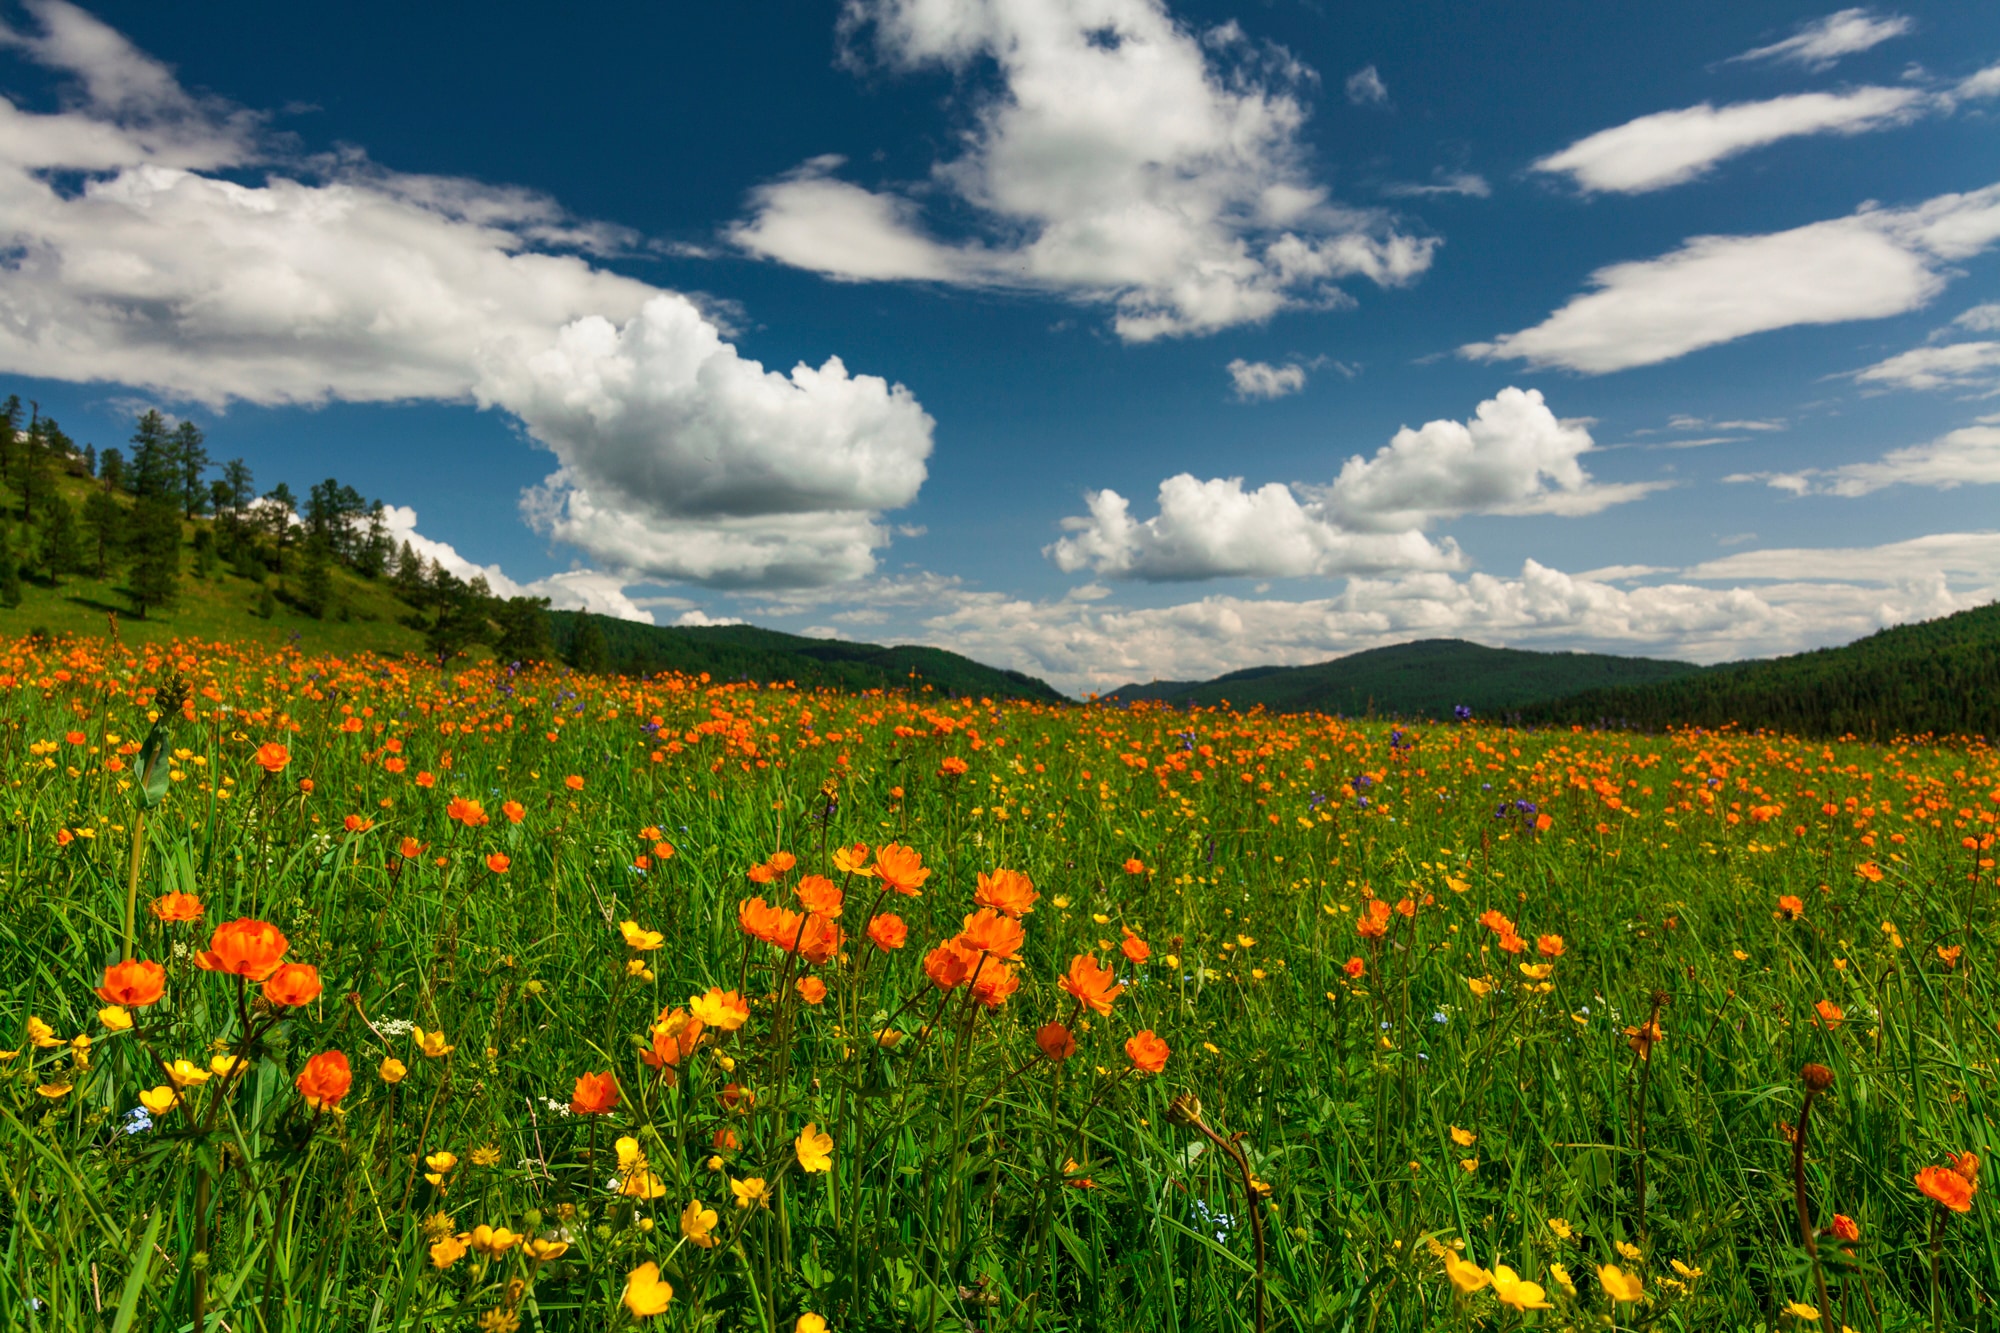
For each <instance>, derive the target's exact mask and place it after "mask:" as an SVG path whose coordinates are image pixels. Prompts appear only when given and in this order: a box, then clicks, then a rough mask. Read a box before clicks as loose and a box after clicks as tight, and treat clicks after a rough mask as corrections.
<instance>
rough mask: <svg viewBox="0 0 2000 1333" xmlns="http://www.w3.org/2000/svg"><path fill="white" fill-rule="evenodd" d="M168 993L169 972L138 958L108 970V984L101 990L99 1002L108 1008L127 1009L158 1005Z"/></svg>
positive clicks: (105, 972)
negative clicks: (122, 1007)
mask: <svg viewBox="0 0 2000 1333" xmlns="http://www.w3.org/2000/svg"><path fill="white" fill-rule="evenodd" d="M166 993H167V969H165V968H164V967H161V966H160V965H159V964H158V963H149V962H146V961H144V960H142V959H137V958H133V959H128V960H126V961H125V962H122V963H113V964H112V965H111V966H110V967H107V968H105V969H104V984H103V985H102V986H99V987H98V988H97V996H98V998H99V999H101V1000H103V1001H104V1002H105V1003H106V1004H116V1005H123V1006H124V1007H125V1008H127V1009H143V1008H145V1007H146V1006H147V1005H149V1004H158V1003H159V1001H160V997H161V996H162V995H164V994H166Z"/></svg>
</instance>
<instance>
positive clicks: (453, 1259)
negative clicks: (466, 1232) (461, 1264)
mask: <svg viewBox="0 0 2000 1333" xmlns="http://www.w3.org/2000/svg"><path fill="white" fill-rule="evenodd" d="M464 1257H465V1241H464V1240H463V1239H461V1238H460V1237H457V1236H446V1237H445V1238H444V1239H443V1240H440V1241H438V1242H436V1243H435V1244H433V1245H432V1246H431V1267H433V1268H450V1267H451V1266H452V1265H453V1264H455V1263H457V1262H458V1261H459V1260H460V1259H463V1258H464Z"/></svg>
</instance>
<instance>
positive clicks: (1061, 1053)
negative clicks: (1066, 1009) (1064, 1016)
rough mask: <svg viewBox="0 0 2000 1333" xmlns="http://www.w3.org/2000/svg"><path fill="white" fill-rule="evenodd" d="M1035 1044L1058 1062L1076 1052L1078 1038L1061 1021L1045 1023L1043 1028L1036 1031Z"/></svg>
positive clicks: (1044, 1053) (1043, 1052)
mask: <svg viewBox="0 0 2000 1333" xmlns="http://www.w3.org/2000/svg"><path fill="white" fill-rule="evenodd" d="M1035 1045H1037V1046H1039V1047H1040V1048H1041V1050H1042V1054H1043V1055H1046V1056H1047V1057H1048V1058H1049V1059H1051V1060H1053V1061H1055V1062H1056V1063H1057V1064H1061V1063H1062V1062H1063V1061H1064V1060H1067V1059H1069V1058H1070V1057H1071V1056H1072V1055H1075V1054H1076V1038H1075V1037H1074V1036H1072V1035H1071V1034H1070V1030H1069V1029H1068V1028H1066V1027H1064V1026H1063V1025H1062V1024H1061V1023H1045V1024H1043V1025H1042V1028H1041V1030H1040V1031H1038V1032H1036V1033H1035Z"/></svg>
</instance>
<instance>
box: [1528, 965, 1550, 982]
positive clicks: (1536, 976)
mask: <svg viewBox="0 0 2000 1333" xmlns="http://www.w3.org/2000/svg"><path fill="white" fill-rule="evenodd" d="M1520 966H1521V975H1522V976H1524V977H1526V978H1527V979H1528V980H1530V981H1546V980H1548V976H1549V973H1551V972H1553V971H1555V970H1556V965H1555V964H1554V963H1522V964H1521V965H1520Z"/></svg>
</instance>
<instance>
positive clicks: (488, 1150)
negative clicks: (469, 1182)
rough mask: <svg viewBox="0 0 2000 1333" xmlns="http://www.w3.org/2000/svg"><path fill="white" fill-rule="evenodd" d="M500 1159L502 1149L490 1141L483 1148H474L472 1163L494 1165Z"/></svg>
mask: <svg viewBox="0 0 2000 1333" xmlns="http://www.w3.org/2000/svg"><path fill="white" fill-rule="evenodd" d="M499 1161H500V1150H499V1149H498V1148H496V1147H494V1146H493V1145H492V1144H490V1143H489V1144H487V1145H486V1146H485V1147H483V1148H474V1149H473V1150H472V1164H473V1165H474V1166H493V1165H496V1164H497V1163H498V1162H499Z"/></svg>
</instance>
